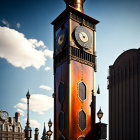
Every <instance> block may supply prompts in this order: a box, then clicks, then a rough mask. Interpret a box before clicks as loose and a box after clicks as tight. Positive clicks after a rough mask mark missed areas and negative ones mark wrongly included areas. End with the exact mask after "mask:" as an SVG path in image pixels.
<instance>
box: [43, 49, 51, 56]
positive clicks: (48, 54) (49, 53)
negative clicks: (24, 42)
mask: <svg viewBox="0 0 140 140" xmlns="http://www.w3.org/2000/svg"><path fill="white" fill-rule="evenodd" d="M44 54H45V56H48V57H50V58H53V51H50V50H48V49H46V50H44Z"/></svg>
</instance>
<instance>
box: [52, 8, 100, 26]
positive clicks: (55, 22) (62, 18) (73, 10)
mask: <svg viewBox="0 0 140 140" xmlns="http://www.w3.org/2000/svg"><path fill="white" fill-rule="evenodd" d="M70 13H73V14H75V15H78V16H80V17H82V18H83V19H84V20H87V21H90V22H91V23H93V24H98V23H99V21H98V20H96V19H94V18H92V17H90V16H88V15H86V14H84V13H81V12H79V11H77V10H76V9H75V8H73V7H71V6H69V7H67V8H66V9H65V10H64V11H63V12H62V13H61V14H60V15H59V16H58V17H57V18H56V19H55V20H54V21H53V22H52V23H51V24H53V25H55V24H57V23H59V22H62V20H64V19H65V17H69V14H70ZM70 18H71V17H70Z"/></svg>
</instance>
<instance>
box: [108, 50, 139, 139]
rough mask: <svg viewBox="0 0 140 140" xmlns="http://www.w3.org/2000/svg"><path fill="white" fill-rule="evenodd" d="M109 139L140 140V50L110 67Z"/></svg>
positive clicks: (119, 58) (129, 51)
mask: <svg viewBox="0 0 140 140" xmlns="http://www.w3.org/2000/svg"><path fill="white" fill-rule="evenodd" d="M108 80H109V85H108V89H109V140H140V49H131V50H128V51H126V52H124V53H122V54H121V55H120V56H119V57H118V58H117V59H116V61H115V62H114V64H113V65H112V66H110V67H109V77H108Z"/></svg>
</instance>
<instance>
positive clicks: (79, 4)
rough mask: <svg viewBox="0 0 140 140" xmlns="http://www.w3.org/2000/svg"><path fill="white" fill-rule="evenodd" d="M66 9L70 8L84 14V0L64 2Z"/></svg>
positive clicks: (66, 0)
mask: <svg viewBox="0 0 140 140" xmlns="http://www.w3.org/2000/svg"><path fill="white" fill-rule="evenodd" d="M64 1H65V3H66V7H68V6H71V7H72V8H74V9H76V10H78V11H80V12H82V13H84V8H83V4H84V2H85V0H64Z"/></svg>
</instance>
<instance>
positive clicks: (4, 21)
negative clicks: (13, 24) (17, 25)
mask: <svg viewBox="0 0 140 140" xmlns="http://www.w3.org/2000/svg"><path fill="white" fill-rule="evenodd" d="M1 22H2V23H3V24H4V25H5V26H6V27H9V26H10V25H9V23H8V21H6V20H5V19H2V20H1Z"/></svg>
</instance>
